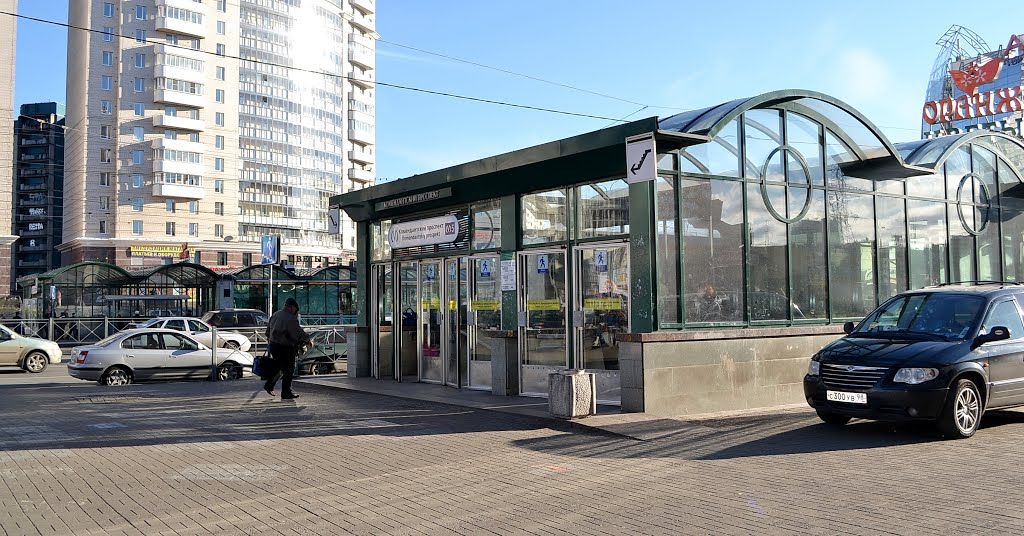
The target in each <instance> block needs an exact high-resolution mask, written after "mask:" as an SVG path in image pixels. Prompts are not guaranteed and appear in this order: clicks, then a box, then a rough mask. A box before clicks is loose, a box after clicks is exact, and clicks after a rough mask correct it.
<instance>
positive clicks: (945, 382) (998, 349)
mask: <svg viewBox="0 0 1024 536" xmlns="http://www.w3.org/2000/svg"><path fill="white" fill-rule="evenodd" d="M1022 300H1024V286H1022V285H1021V284H1020V283H978V284H951V285H944V286H940V287H935V288H927V289H922V290H914V291H909V292H904V293H902V294H899V295H897V296H895V297H893V298H892V299H890V300H888V301H886V302H885V303H883V304H882V305H881V306H879V307H878V308H877V309H875V310H874V311H872V312H871V314H869V315H868V316H867V317H865V318H864V320H862V321H861V322H860V324H858V325H856V326H854V324H853V323H852V322H847V324H846V326H845V327H844V329H845V331H846V333H847V335H846V336H845V337H843V338H841V339H839V340H837V341H834V342H832V343H831V344H829V345H827V346H825V347H824V348H822V349H821V350H820V351H819V352H818V353H817V354H815V355H814V357H813V358H811V364H810V367H809V369H808V371H807V375H806V376H805V377H804V394H805V396H806V398H807V403H808V404H810V405H811V407H813V408H814V409H815V410H816V411H817V413H818V416H819V417H820V418H821V420H823V421H825V422H826V423H829V424H846V423H847V422H849V421H850V419H851V418H854V417H859V418H865V419H877V420H930V421H934V422H935V423H936V424H937V425H938V428H939V431H940V432H942V434H943V435H945V436H946V437H950V438H964V437H970V436H972V435H974V432H975V431H976V430H977V429H978V423H979V421H980V419H981V416H982V415H983V414H984V413H985V411H986V410H990V409H998V408H1007V407H1012V406H1020V405H1024V321H1022V317H1021V309H1022V305H1024V304H1022V302H1021V301H1022Z"/></svg>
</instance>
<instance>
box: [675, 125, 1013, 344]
mask: <svg viewBox="0 0 1024 536" xmlns="http://www.w3.org/2000/svg"><path fill="white" fill-rule="evenodd" d="M810 108H813V107H796V106H785V105H783V106H780V109H760V110H751V111H747V112H746V113H744V114H742V115H741V116H739V117H738V118H736V119H735V120H733V121H732V122H730V123H728V124H727V125H726V126H725V128H724V129H723V130H722V131H721V133H720V134H719V136H718V137H716V138H715V139H714V140H712V141H711V142H709V143H706V144H701V145H697V146H693V147H687V148H685V149H681V150H679V151H675V152H672V153H667V154H662V155H660V156H659V158H658V167H659V173H660V175H661V178H660V179H659V181H658V183H657V186H656V188H655V195H656V221H655V236H656V251H657V258H658V262H657V278H658V289H659V295H658V301H657V306H658V312H657V313H658V318H659V320H660V325H661V327H663V328H666V329H671V328H679V327H683V326H690V325H736V326H745V325H751V324H793V323H800V322H822V321H841V320H845V319H855V318H859V317H862V316H864V315H865V314H866V313H868V312H869V311H870V310H871V309H873V308H874V307H875V306H876V305H877V304H878V303H880V302H881V301H884V300H886V299H888V298H889V297H891V296H893V295H895V294H897V293H899V292H902V291H904V290H907V289H913V288H921V287H924V286H930V285H937V284H941V283H947V282H956V281H978V280H993V281H998V280H1004V279H1005V280H1011V281H1018V280H1022V279H1024V183H1022V182H1021V179H1020V178H1019V177H1018V175H1017V173H1016V172H1015V171H1014V168H1013V167H1012V165H1010V164H1009V163H1007V161H1006V159H1007V158H1009V156H1008V155H1007V153H1006V151H1010V152H1012V153H1013V154H1014V155H1016V154H1018V153H1024V151H1021V150H1020V148H1019V147H1017V146H1015V145H1013V144H1012V143H1008V142H1006V141H1005V140H1002V139H1000V140H999V142H1000V143H999V144H998V145H997V144H995V143H992V142H991V141H985V140H986V139H987V138H976V139H974V140H973V141H972V142H971V143H968V144H965V145H963V146H962V147H960V148H958V149H956V150H955V151H954V152H953V153H952V154H951V155H950V156H949V157H948V158H947V159H946V161H945V162H944V164H943V165H940V166H939V167H938V168H937V169H936V173H933V174H929V175H923V176H918V177H911V178H908V179H893V178H891V177H889V176H881V177H876V176H874V175H878V174H884V173H885V170H884V168H878V170H876V171H873V170H871V167H870V166H869V165H865V162H864V161H863V159H864V158H869V157H875V158H878V157H879V156H880V154H881V153H880V152H879V151H880V150H881V144H880V142H878V143H876V142H871V141H870V140H867V139H866V138H865V136H866V134H865V131H861V130H858V131H857V132H855V135H854V134H850V133H849V132H845V131H844V132H839V131H836V130H834V129H836V128H837V123H836V122H835V121H824V120H822V119H823V118H822V116H821V115H818V114H816V113H815V112H819V111H820V112H823V111H825V110H824V109H823V110H817V109H810ZM797 109H799V111H797ZM846 126H847V125H845V124H844V125H843V127H844V128H845V127H846ZM945 147H947V148H948V147H950V145H946V146H945ZM941 154H942V151H939V152H938V154H937V155H936V159H937V158H938V157H939V156H941ZM733 162H735V163H736V165H735V166H733ZM933 162H934V160H933ZM677 230H678V232H677ZM677 296H681V297H682V299H676V298H675V297H677Z"/></svg>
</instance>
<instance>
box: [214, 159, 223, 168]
mask: <svg viewBox="0 0 1024 536" xmlns="http://www.w3.org/2000/svg"><path fill="white" fill-rule="evenodd" d="M213 170H214V171H224V159H223V158H214V159H213Z"/></svg>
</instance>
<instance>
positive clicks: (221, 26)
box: [217, 20, 228, 35]
mask: <svg viewBox="0 0 1024 536" xmlns="http://www.w3.org/2000/svg"><path fill="white" fill-rule="evenodd" d="M217 33H219V34H221V35H224V34H226V33H228V24H227V23H226V22H224V21H222V20H219V21H217Z"/></svg>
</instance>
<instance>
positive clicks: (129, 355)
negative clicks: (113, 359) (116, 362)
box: [125, 354, 135, 359]
mask: <svg viewBox="0 0 1024 536" xmlns="http://www.w3.org/2000/svg"><path fill="white" fill-rule="evenodd" d="M125 357H127V358H129V359H135V354H128V355H126V356H125Z"/></svg>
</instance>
